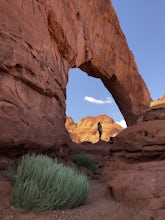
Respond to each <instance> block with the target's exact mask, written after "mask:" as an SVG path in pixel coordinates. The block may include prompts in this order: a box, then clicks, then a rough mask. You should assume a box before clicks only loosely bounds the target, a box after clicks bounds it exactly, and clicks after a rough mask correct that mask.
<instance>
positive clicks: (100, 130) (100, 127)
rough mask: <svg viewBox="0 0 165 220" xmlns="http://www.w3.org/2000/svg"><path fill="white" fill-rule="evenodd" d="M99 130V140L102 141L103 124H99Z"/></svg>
mask: <svg viewBox="0 0 165 220" xmlns="http://www.w3.org/2000/svg"><path fill="white" fill-rule="evenodd" d="M97 130H98V132H99V140H101V135H102V126H101V123H100V122H98V124H97Z"/></svg>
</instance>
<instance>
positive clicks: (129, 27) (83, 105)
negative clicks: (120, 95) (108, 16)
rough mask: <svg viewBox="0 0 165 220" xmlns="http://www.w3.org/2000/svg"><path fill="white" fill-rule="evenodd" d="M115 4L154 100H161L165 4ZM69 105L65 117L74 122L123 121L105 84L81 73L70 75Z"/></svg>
mask: <svg viewBox="0 0 165 220" xmlns="http://www.w3.org/2000/svg"><path fill="white" fill-rule="evenodd" d="M112 4H113V6H114V8H115V11H116V13H117V15H118V19H119V22H120V26H121V28H122V30H123V33H124V34H125V36H126V39H127V43H128V46H129V48H130V50H131V51H132V52H133V54H134V57H135V61H136V64H137V67H138V70H139V73H140V74H141V76H142V77H143V79H144V81H145V83H146V85H147V87H148V89H149V91H150V93H151V97H152V98H153V100H156V99H158V98H161V97H162V96H163V94H165V24H164V21H165V0H124V1H123V0H112ZM98 90H99V93H98ZM66 104H67V109H66V115H67V116H71V117H72V118H73V120H74V121H75V122H78V121H79V120H80V119H81V118H83V117H86V116H97V115H100V114H106V115H108V116H110V117H111V118H113V119H114V120H115V121H117V122H120V121H122V120H123V116H122V114H121V113H120V111H119V109H118V107H117V106H116V104H115V102H114V100H113V98H112V96H111V94H110V93H109V92H108V91H107V89H106V88H105V87H104V86H103V84H102V82H101V81H100V80H99V79H96V78H93V77H90V76H88V75H87V74H86V73H84V72H82V71H81V70H79V69H72V70H70V72H69V82H68V85H67V100H66Z"/></svg>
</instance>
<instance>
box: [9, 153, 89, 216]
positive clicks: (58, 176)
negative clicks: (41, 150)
mask: <svg viewBox="0 0 165 220" xmlns="http://www.w3.org/2000/svg"><path fill="white" fill-rule="evenodd" d="M88 193H89V182H88V179H87V176H85V175H84V174H82V173H77V172H76V171H75V170H73V169H71V168H70V167H67V166H65V165H64V164H62V163H58V162H57V160H54V159H52V158H49V157H48V156H44V155H35V154H32V155H30V154H27V155H24V156H23V157H22V158H21V161H20V163H19V165H18V167H17V171H16V176H15V184H14V187H13V190H12V204H13V205H14V206H15V207H16V208H19V209H21V210H23V211H30V210H33V211H34V212H37V213H43V212H45V211H49V210H56V209H70V208H73V207H77V206H79V205H81V204H84V203H85V201H86V199H87V197H88Z"/></svg>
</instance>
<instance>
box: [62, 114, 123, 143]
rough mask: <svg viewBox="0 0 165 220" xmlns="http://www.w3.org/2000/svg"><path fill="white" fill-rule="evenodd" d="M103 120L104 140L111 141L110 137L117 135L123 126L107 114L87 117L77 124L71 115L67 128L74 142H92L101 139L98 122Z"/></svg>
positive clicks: (67, 121)
mask: <svg viewBox="0 0 165 220" xmlns="http://www.w3.org/2000/svg"><path fill="white" fill-rule="evenodd" d="M98 122H101V125H102V129H103V131H102V137H101V139H102V140H103V141H109V140H110V137H114V136H116V135H117V134H118V133H119V132H120V131H121V130H123V128H122V127H121V126H120V125H119V124H117V123H115V122H114V121H113V119H112V118H110V117H108V116H107V115H99V116H93V117H85V118H83V119H81V120H80V121H79V122H78V123H77V124H76V123H74V122H73V119H72V118H71V117H67V119H66V124H65V126H66V129H67V130H68V132H69V134H70V137H71V139H72V141H73V142H75V143H80V142H91V143H96V142H98V141H99V133H98V131H97V123H98Z"/></svg>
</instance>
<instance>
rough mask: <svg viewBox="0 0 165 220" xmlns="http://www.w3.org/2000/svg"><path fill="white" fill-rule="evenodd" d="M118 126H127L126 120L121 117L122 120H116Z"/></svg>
mask: <svg viewBox="0 0 165 220" xmlns="http://www.w3.org/2000/svg"><path fill="white" fill-rule="evenodd" d="M117 123H118V124H119V125H120V126H122V127H123V128H126V127H127V124H126V122H125V120H124V119H123V120H121V121H119V122H117Z"/></svg>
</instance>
